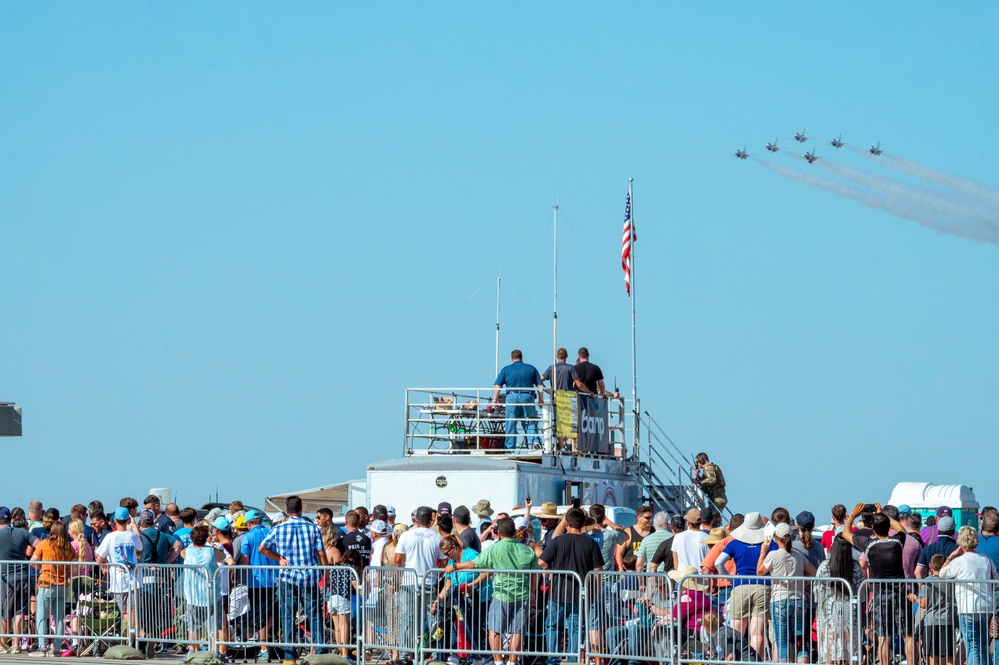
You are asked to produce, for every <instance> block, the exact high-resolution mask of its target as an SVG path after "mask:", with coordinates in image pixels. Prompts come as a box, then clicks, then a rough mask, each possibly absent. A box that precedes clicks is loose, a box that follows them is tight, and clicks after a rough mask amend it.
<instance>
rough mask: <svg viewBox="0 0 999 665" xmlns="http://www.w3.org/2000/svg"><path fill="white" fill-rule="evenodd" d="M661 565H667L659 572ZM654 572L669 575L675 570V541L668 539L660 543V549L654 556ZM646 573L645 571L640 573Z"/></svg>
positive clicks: (657, 549)
mask: <svg viewBox="0 0 999 665" xmlns="http://www.w3.org/2000/svg"><path fill="white" fill-rule="evenodd" d="M659 564H665V565H664V566H663V569H662V570H661V571H659ZM651 570H652V572H656V571H659V572H662V573H668V572H669V571H671V570H673V539H672V538H667V539H666V540H664V541H663V542H661V543H659V547H657V548H656V553H655V554H653V555H652V568H651ZM638 572H640V573H644V572H645V571H644V570H640V571H638Z"/></svg>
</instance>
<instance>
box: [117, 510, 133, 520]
mask: <svg viewBox="0 0 999 665" xmlns="http://www.w3.org/2000/svg"><path fill="white" fill-rule="evenodd" d="M131 517H132V516H131V515H130V514H129V512H128V508H126V507H125V506H119V507H118V508H116V509H115V511H114V518H115V520H116V521H118V522H127V521H128V520H129V519H131Z"/></svg>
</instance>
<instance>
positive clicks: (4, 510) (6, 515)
mask: <svg viewBox="0 0 999 665" xmlns="http://www.w3.org/2000/svg"><path fill="white" fill-rule="evenodd" d="M9 519H10V508H8V507H7V506H0V520H3V521H4V522H6V521H7V520H9Z"/></svg>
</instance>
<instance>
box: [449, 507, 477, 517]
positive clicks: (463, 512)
mask: <svg viewBox="0 0 999 665" xmlns="http://www.w3.org/2000/svg"><path fill="white" fill-rule="evenodd" d="M451 514H452V515H454V516H455V517H457V518H458V519H461V520H470V519H472V513H471V511H470V510H469V509H468V506H458V507H457V508H455V509H454V512H452V513H451Z"/></svg>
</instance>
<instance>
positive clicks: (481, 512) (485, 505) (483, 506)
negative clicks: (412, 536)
mask: <svg viewBox="0 0 999 665" xmlns="http://www.w3.org/2000/svg"><path fill="white" fill-rule="evenodd" d="M389 508H390V509H391V506H389ZM472 512H473V513H475V514H476V515H478V516H479V517H489V516H490V515H492V514H493V509H492V507H491V506H490V505H489V499H479V501H478V503H476V504H475V505H474V506H472ZM389 514H390V515H391V514H392V513H389Z"/></svg>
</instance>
